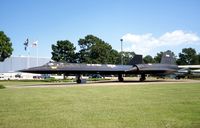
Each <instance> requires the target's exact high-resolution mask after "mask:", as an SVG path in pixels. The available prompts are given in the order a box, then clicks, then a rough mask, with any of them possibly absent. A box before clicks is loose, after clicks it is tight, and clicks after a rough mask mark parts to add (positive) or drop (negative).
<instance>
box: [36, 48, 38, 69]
mask: <svg viewBox="0 0 200 128" xmlns="http://www.w3.org/2000/svg"><path fill="white" fill-rule="evenodd" d="M37 45H38V44H37ZM36 52H37V53H36V54H37V66H38V46H36Z"/></svg>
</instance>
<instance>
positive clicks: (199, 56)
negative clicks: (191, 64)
mask: <svg viewBox="0 0 200 128" xmlns="http://www.w3.org/2000/svg"><path fill="white" fill-rule="evenodd" d="M198 60H199V63H198V64H200V53H199V54H198Z"/></svg>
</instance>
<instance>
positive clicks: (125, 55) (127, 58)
mask: <svg viewBox="0 0 200 128" xmlns="http://www.w3.org/2000/svg"><path fill="white" fill-rule="evenodd" d="M122 54H123V64H124V65H128V64H129V63H130V61H131V59H133V57H134V56H135V52H122ZM120 64H121V52H120Z"/></svg>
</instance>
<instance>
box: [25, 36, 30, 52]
mask: <svg viewBox="0 0 200 128" xmlns="http://www.w3.org/2000/svg"><path fill="white" fill-rule="evenodd" d="M28 42H29V41H28V38H27V39H26V41H25V42H24V50H25V51H26V49H27V47H28Z"/></svg>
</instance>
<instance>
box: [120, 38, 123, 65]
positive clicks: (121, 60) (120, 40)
mask: <svg viewBox="0 0 200 128" xmlns="http://www.w3.org/2000/svg"><path fill="white" fill-rule="evenodd" d="M120 41H121V65H123V39H120Z"/></svg>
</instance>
